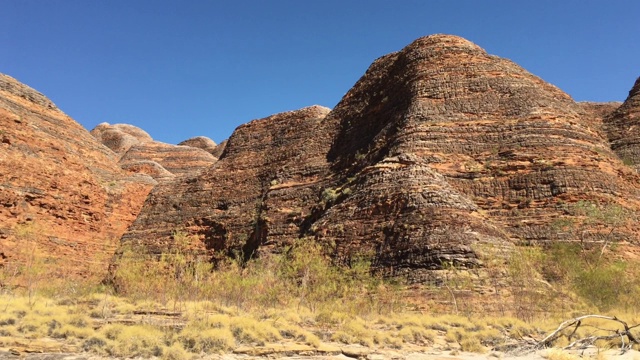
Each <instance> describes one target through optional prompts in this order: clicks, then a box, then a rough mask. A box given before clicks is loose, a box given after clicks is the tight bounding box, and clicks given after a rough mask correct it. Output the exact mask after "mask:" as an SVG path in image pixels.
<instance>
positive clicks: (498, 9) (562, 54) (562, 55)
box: [0, 0, 640, 143]
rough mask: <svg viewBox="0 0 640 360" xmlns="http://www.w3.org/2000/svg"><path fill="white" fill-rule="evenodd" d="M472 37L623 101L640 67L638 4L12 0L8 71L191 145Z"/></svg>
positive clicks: (1, 19)
mask: <svg viewBox="0 0 640 360" xmlns="http://www.w3.org/2000/svg"><path fill="white" fill-rule="evenodd" d="M434 33H447V34H455V35H460V36H463V37H465V38H467V39H469V40H471V41H473V42H475V43H476V44H478V45H480V46H481V47H483V48H484V49H486V50H487V51H488V52H489V53H491V54H495V55H498V56H501V57H506V58H510V59H512V60H514V61H515V62H517V63H519V64H520V65H522V66H523V67H525V68H526V69H527V70H529V71H531V72H532V73H534V74H536V75H538V76H540V77H542V78H543V79H544V80H546V81H548V82H551V83H553V84H555V85H557V86H558V87H560V88H561V89H563V90H564V91H566V92H567V93H569V94H570V95H571V96H573V98H574V99H576V100H579V101H582V100H591V101H612V100H617V101H622V100H624V98H625V97H626V95H627V93H628V91H629V89H630V88H631V86H632V85H633V82H634V81H635V79H636V78H637V77H638V76H640V66H639V65H640V1H637V0H626V1H623V0H608V1H604V0H599V1H595V0H568V1H566V0H553V1H551V0H527V1H519V0H518V1H516V0H503V1H491V0H485V1H480V0H468V1H456V0H453V1H445V0H432V1H428V0H404V1H403V0H394V1H392V0H386V1H382V0H358V1H356V0H317V1H312V0H288V1H276V0H273V1H267V0H264V1H259V0H253V1H249V0H236V1H231V0H229V1H214V0H192V1H178V0H172V1H167V0H148V1H142V0H108V1H107V0H104V1H99V0H57V1H53V0H38V1H35V0H0V72H2V73H5V74H8V75H11V76H13V77H15V78H17V79H18V80H20V81H22V82H24V83H26V84H28V85H30V86H32V87H34V88H35V89H37V90H39V91H41V92H42V93H44V94H45V95H46V96H48V97H49V98H51V99H52V100H53V101H54V102H55V103H56V104H57V105H58V106H59V107H60V108H61V109H62V110H63V111H65V112H66V113H68V114H69V115H70V116H72V117H73V118H74V119H75V120H77V121H78V122H80V123H81V124H82V125H83V126H85V127H86V128H87V129H89V130H90V129H92V128H93V127H94V126H95V125H97V124H98V123H100V122H104V121H106V122H110V123H121V122H124V123H130V124H134V125H136V126H139V127H141V128H143V129H145V130H146V131H147V132H149V133H150V134H151V136H153V137H154V138H155V139H157V140H160V141H164V142H169V143H177V142H180V141H182V140H185V139H187V138H190V137H193V136H197V135H205V136H209V137H211V138H212V139H214V140H215V141H216V142H220V141H221V140H224V139H225V138H227V137H228V136H229V135H230V134H231V132H232V131H233V129H234V128H235V127H237V126H238V125H240V124H242V123H245V122H247V121H250V120H252V119H256V118H261V117H265V116H268V115H271V114H274V113H277V112H282V111H287V110H294V109H297V108H301V107H304V106H308V105H313V104H319V105H324V106H328V107H333V106H334V105H335V104H336V103H337V102H338V101H339V100H340V98H341V97H342V96H343V95H344V93H345V92H347V91H348V90H349V88H351V86H352V85H353V84H354V83H355V82H356V81H357V80H358V78H359V77H360V76H362V74H363V73H364V71H365V70H366V69H367V67H368V66H369V65H370V64H371V62H372V61H373V60H374V59H376V58H377V57H379V56H382V55H384V54H386V53H389V52H392V51H397V50H400V49H401V48H402V47H404V46H405V45H407V44H408V43H410V42H411V41H413V40H414V39H416V38H418V37H420V36H424V35H429V34H434Z"/></svg>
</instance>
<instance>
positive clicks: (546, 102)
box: [122, 35, 640, 282]
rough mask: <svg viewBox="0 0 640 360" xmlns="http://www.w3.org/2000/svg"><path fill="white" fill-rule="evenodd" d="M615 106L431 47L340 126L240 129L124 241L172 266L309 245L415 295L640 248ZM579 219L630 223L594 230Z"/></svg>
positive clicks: (434, 42) (303, 121) (371, 72)
mask: <svg viewBox="0 0 640 360" xmlns="http://www.w3.org/2000/svg"><path fill="white" fill-rule="evenodd" d="M632 93H633V94H635V93H634V92H633V91H632ZM630 98H633V96H630ZM628 102H629V100H628V101H627V102H625V105H627V103H628ZM625 105H623V106H622V107H621V108H620V109H622V110H620V109H618V110H617V111H616V113H620V114H622V113H624V114H627V113H632V110H629V111H628V112H624V111H625V110H624V109H626V108H628V106H627V107H625ZM613 107H614V106H613V105H595V104H593V105H585V104H578V103H576V102H575V101H573V99H571V97H570V96H569V95H567V94H565V93H564V92H562V91H561V90H560V89H558V88H556V87H555V86H553V85H551V84H548V83H546V82H544V81H543V80H541V79H540V78H538V77H536V76H534V75H532V74H530V73H529V72H527V71H526V70H525V69H523V68H521V67H520V66H518V65H517V64H515V63H513V62H511V61H509V60H506V59H502V58H499V57H497V56H493V55H489V54H487V53H486V52H485V51H484V50H483V49H482V48H480V47H479V46H477V45H475V44H473V43H471V42H469V41H467V40H465V39H462V38H459V37H456V36H448V35H433V36H428V37H424V38H420V39H418V40H416V41H414V42H413V43H412V44H410V45H409V46H407V47H406V48H404V49H403V50H401V51H399V52H396V53H393V54H389V55H386V56H383V57H381V58H379V59H378V60H376V61H375V62H374V63H373V64H372V65H371V67H370V68H369V69H368V70H367V72H366V73H365V74H364V76H363V77H362V78H361V79H360V80H359V81H358V82H357V83H356V84H355V85H354V87H353V88H352V89H351V90H350V91H349V92H348V93H347V94H346V95H345V96H344V97H343V99H342V100H341V101H340V103H339V104H338V105H337V106H336V107H335V108H334V109H333V110H332V111H331V112H328V110H327V109H321V108H318V107H312V108H306V109H302V110H299V111H294V112H289V113H284V114H278V115H274V116H272V117H269V118H266V119H262V120H257V121H253V122H250V123H248V124H246V125H243V126H241V127H239V128H238V129H237V130H236V131H235V132H234V134H233V135H232V136H231V138H230V139H229V142H228V144H227V146H226V148H225V150H224V154H223V155H222V157H221V159H220V160H219V162H218V163H216V164H215V165H214V166H212V167H210V168H208V169H207V170H206V171H204V172H202V173H201V174H198V175H193V176H190V177H187V178H183V179H179V180H174V181H172V182H170V183H166V184H161V185H159V186H158V187H156V188H155V189H154V191H153V193H152V194H151V196H150V197H149V199H148V200H147V202H146V204H145V207H144V209H143V211H142V212H141V214H140V216H139V217H138V219H137V220H136V222H135V223H134V225H133V226H132V227H131V229H130V231H129V232H128V233H127V234H126V235H125V236H124V237H123V238H122V242H123V243H125V244H126V243H128V242H131V241H135V242H136V243H143V244H145V246H146V247H147V248H148V249H149V250H150V251H153V252H162V251H164V249H166V247H167V246H170V244H171V243H172V241H173V239H172V237H171V234H172V233H173V232H174V231H176V230H178V231H184V232H186V233H188V234H192V235H195V238H197V239H198V240H197V241H196V242H197V244H194V245H197V246H199V247H200V248H201V249H203V250H207V251H209V254H210V255H211V256H213V257H215V256H214V253H215V252H217V253H218V254H220V252H222V253H226V254H243V255H244V256H245V257H248V256H252V255H260V254H263V253H268V252H271V251H278V249H280V248H281V247H282V245H284V244H290V243H291V242H293V241H294V240H295V239H298V238H304V237H307V236H313V237H314V238H316V239H317V240H318V241H320V242H321V243H323V244H325V245H326V247H327V249H328V251H330V252H331V254H332V256H333V257H334V258H335V259H336V260H337V261H339V262H342V263H346V264H348V263H349V262H350V261H352V259H354V258H361V257H362V256H365V257H367V258H368V259H371V260H372V262H373V265H374V267H375V268H376V269H379V270H380V271H382V272H384V273H385V274H388V275H391V276H397V275H401V276H404V277H407V278H409V279H410V280H411V281H414V282H423V281H425V280H426V279H427V278H428V277H429V273H430V272H431V271H432V270H434V269H441V268H442V267H443V266H444V265H445V264H453V265H457V266H462V267H478V266H482V264H483V259H485V258H486V257H487V256H497V255H498V254H504V253H505V251H506V252H508V249H509V247H510V245H511V244H513V243H518V242H546V241H559V240H576V241H578V240H580V241H591V240H603V239H604V237H609V238H613V239H617V240H625V241H630V242H636V241H637V240H638V239H637V237H638V235H637V234H638V233H639V232H638V231H639V230H640V228H638V225H637V222H636V221H635V218H636V214H637V210H638V209H639V208H640V203H639V201H638V200H639V198H640V197H639V196H640V186H639V185H638V184H639V181H638V175H637V173H636V172H635V171H634V170H633V169H631V168H629V167H628V166H625V165H624V164H623V163H622V162H621V161H620V160H619V158H618V156H617V155H616V153H614V152H613V151H612V150H611V147H610V143H609V141H610V139H611V141H612V143H614V144H617V143H616V141H617V140H616V139H617V138H615V136H611V135H608V133H607V132H606V131H605V130H604V126H603V120H602V119H603V117H605V116H606V115H605V114H606V113H607V112H608V111H609V110H613ZM625 116H626V115H625ZM620 138H629V137H628V136H627V137H624V136H622V137H620ZM614 146H617V145H614ZM577 204H579V205H581V206H584V204H588V205H589V206H594V207H597V208H605V207H607V206H617V207H619V208H621V209H622V213H623V214H624V217H621V219H620V221H617V222H616V225H615V227H612V226H611V224H608V223H605V220H603V219H600V218H597V219H588V220H589V221H586V219H585V216H586V215H585V214H584V213H580V212H579V211H574V210H575V209H574V207H575V206H576V205H577ZM559 220H560V222H559Z"/></svg>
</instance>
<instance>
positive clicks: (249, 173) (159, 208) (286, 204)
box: [122, 106, 331, 256]
mask: <svg viewBox="0 0 640 360" xmlns="http://www.w3.org/2000/svg"><path fill="white" fill-rule="evenodd" d="M328 112H329V109H326V108H322V107H319V106H313V107H309V108H305V109H301V110H297V111H292V112H288V113H283V114H277V115H274V116H271V117H268V118H266V119H262V120H255V121H252V122H250V123H248V124H245V125H242V126H240V127H238V129H236V131H235V132H234V133H233V135H232V136H231V137H230V138H229V141H228V143H227V146H226V149H225V155H224V156H223V157H222V158H221V159H220V160H219V161H218V162H217V163H216V164H215V165H213V166H211V167H209V168H208V169H206V170H205V171H203V172H202V173H201V174H199V175H197V176H187V177H184V178H179V179H175V180H174V181H172V182H169V183H161V184H159V185H158V186H157V187H156V188H155V189H154V190H153V192H152V193H151V194H150V196H149V198H148V200H147V203H146V204H147V205H146V211H145V212H143V213H141V214H140V216H139V217H138V219H137V220H136V222H135V224H134V225H133V226H132V227H131V228H130V230H129V232H128V233H127V234H126V235H125V236H124V237H123V240H122V241H123V243H127V242H128V241H130V240H133V239H135V240H136V241H138V240H139V241H141V242H143V243H145V244H146V245H147V246H148V247H149V248H150V249H151V250H152V251H158V252H161V251H162V250H163V249H164V248H165V246H167V245H168V244H170V243H171V241H172V239H171V236H172V234H173V233H174V232H175V231H186V232H188V233H190V234H193V235H196V236H197V237H198V238H199V240H200V243H199V244H198V245H199V246H201V248H202V249H206V250H207V251H209V252H210V254H211V255H212V256H213V255H214V254H213V253H214V252H224V253H228V254H231V253H236V254H241V253H242V254H245V255H246V256H249V255H251V254H253V253H255V252H256V251H257V250H258V247H260V246H270V245H276V244H279V245H282V243H283V242H291V241H293V240H295V239H296V238H298V237H299V236H300V225H301V223H302V222H303V221H304V220H305V217H306V216H308V215H309V214H310V211H311V210H310V209H311V207H313V206H314V205H315V204H316V203H317V200H318V197H319V193H320V192H321V191H322V188H323V183H324V182H326V177H327V176H328V175H329V172H328V168H329V165H328V163H327V159H326V149H328V147H329V146H330V140H331V139H330V138H323V137H322V136H316V135H317V134H316V133H315V132H314V130H315V129H317V128H318V127H319V125H320V124H321V123H322V122H323V121H324V118H325V116H326V114H327V113H328Z"/></svg>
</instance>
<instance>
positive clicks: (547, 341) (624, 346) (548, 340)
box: [536, 315, 640, 351]
mask: <svg viewBox="0 0 640 360" xmlns="http://www.w3.org/2000/svg"><path fill="white" fill-rule="evenodd" d="M587 319H601V320H609V321H612V322H615V323H618V324H620V325H622V327H623V328H624V330H620V329H602V328H597V329H598V330H600V331H601V332H609V334H603V335H591V336H586V337H582V338H576V337H577V332H578V328H580V326H591V325H586V324H585V323H584V321H585V320H587ZM639 326H640V324H636V325H633V326H629V324H627V323H626V322H625V321H622V320H620V319H618V318H617V317H615V316H604V315H584V316H579V317H577V318H574V319H570V320H567V321H565V322H563V323H562V324H560V326H558V328H557V329H556V330H555V331H553V332H552V333H551V334H549V335H547V336H546V337H545V338H544V339H542V340H540V341H539V342H538V343H537V344H536V349H542V348H547V347H551V346H552V344H553V342H554V341H556V340H558V339H559V338H560V337H562V336H567V339H568V340H569V342H570V343H569V345H567V346H565V347H564V348H565V349H584V348H586V347H588V346H590V345H593V344H594V343H595V342H596V341H598V340H613V339H616V338H620V343H621V345H620V349H621V350H623V351H625V350H628V349H631V347H632V346H633V344H639V345H640V342H639V341H638V339H637V338H636V337H635V335H633V334H632V333H631V330H632V329H634V328H637V327H639ZM571 327H574V328H573V330H572V331H571V333H570V334H568V335H566V334H565V330H567V329H569V328H571ZM625 340H626V341H625Z"/></svg>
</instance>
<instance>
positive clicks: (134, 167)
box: [91, 123, 218, 180]
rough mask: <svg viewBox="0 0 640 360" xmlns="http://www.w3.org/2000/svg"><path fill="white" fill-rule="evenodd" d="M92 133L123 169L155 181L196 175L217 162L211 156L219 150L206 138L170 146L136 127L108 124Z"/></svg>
mask: <svg viewBox="0 0 640 360" xmlns="http://www.w3.org/2000/svg"><path fill="white" fill-rule="evenodd" d="M91 134H92V135H93V136H94V137H95V138H96V139H98V140H99V141H100V142H102V143H103V144H104V145H106V146H107V147H108V148H110V149H111V150H113V151H114V152H116V153H117V154H118V155H120V160H119V163H120V166H121V167H122V169H124V170H126V171H128V172H131V173H141V174H147V175H150V176H152V177H153V178H154V179H156V180H168V179H171V178H173V177H174V176H176V175H185V174H192V173H196V172H198V171H200V170H201V169H203V168H206V167H208V166H210V165H212V164H213V163H215V162H216V161H217V160H218V159H217V156H214V155H212V153H217V151H218V149H217V146H216V144H215V143H214V142H213V141H212V140H210V139H208V138H205V137H197V138H193V139H190V140H187V141H184V142H182V143H180V145H170V144H165V143H161V142H158V141H154V140H153V139H152V138H151V136H149V134H147V133H146V132H145V131H144V130H142V129H140V128H138V127H135V126H133V125H129V124H114V125H110V124H108V123H102V124H100V125H98V126H96V127H95V128H94V129H93V130H91ZM207 140H208V141H207ZM189 144H191V145H189ZM192 145H193V146H192ZM196 145H197V146H196Z"/></svg>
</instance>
